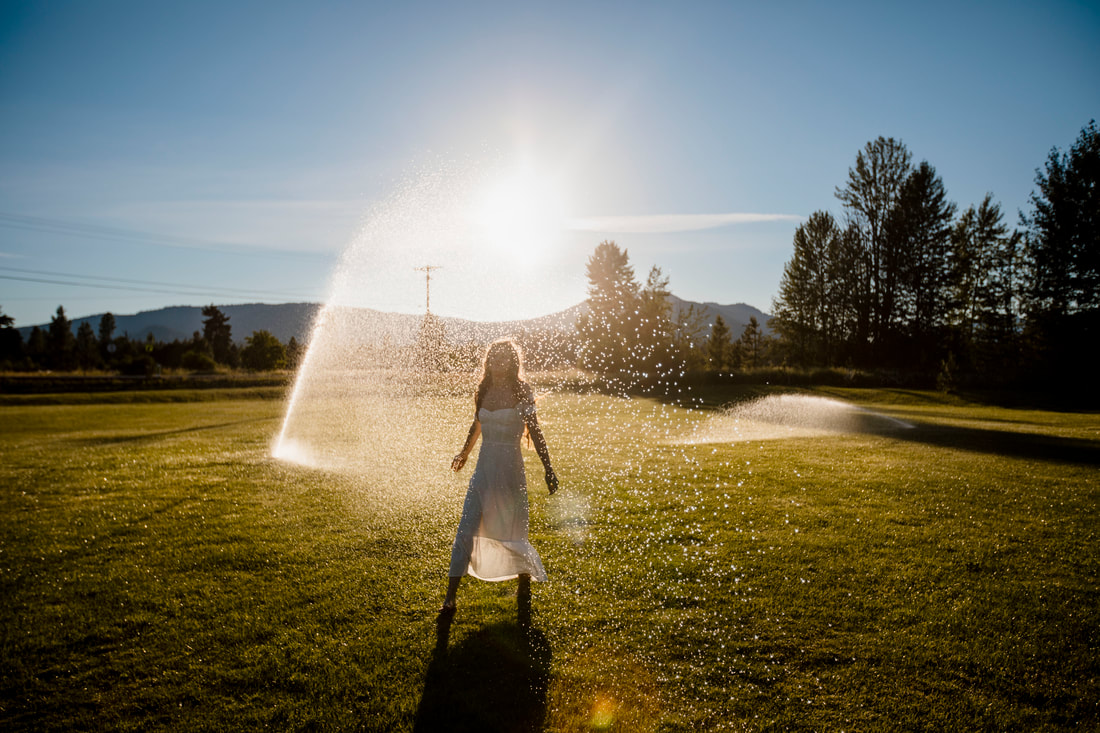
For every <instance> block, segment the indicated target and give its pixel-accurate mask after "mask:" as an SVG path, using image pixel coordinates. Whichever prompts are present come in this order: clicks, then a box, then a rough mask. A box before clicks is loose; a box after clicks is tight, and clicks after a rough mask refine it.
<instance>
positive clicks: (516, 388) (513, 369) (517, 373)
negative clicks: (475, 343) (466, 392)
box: [474, 338, 531, 410]
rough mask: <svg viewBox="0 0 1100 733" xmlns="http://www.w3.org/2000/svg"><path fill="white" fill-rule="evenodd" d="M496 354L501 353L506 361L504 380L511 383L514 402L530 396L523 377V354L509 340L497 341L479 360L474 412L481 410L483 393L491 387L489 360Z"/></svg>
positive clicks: (529, 389) (529, 390)
mask: <svg viewBox="0 0 1100 733" xmlns="http://www.w3.org/2000/svg"><path fill="white" fill-rule="evenodd" d="M497 353H503V354H504V355H505V356H506V357H507V359H508V367H509V369H508V375H507V377H506V379H507V380H508V381H510V382H511V383H512V384H511V387H512V395H513V396H514V397H515V398H516V402H522V401H523V400H525V399H528V398H529V397H530V395H531V388H530V386H528V384H527V382H526V380H525V379H524V375H523V352H522V351H521V350H520V348H519V346H518V345H517V344H516V343H515V342H514V341H512V340H511V339H507V338H504V339H498V340H496V341H494V342H493V343H491V344H489V348H488V349H486V350H485V358H484V359H482V360H481V381H480V382H479V383H478V385H477V395H476V396H475V397H474V409H475V410H480V409H481V402H482V400H484V399H485V393H486V392H488V391H489V387H490V386H492V383H493V375H492V374H491V373H490V372H489V359H490V357H492V356H493V355H494V354H497Z"/></svg>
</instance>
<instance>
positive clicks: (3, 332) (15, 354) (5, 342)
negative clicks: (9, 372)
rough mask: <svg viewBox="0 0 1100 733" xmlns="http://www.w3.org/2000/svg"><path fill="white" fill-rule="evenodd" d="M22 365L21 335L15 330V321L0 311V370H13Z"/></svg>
mask: <svg viewBox="0 0 1100 733" xmlns="http://www.w3.org/2000/svg"><path fill="white" fill-rule="evenodd" d="M22 365H23V335H22V334H20V333H19V329H17V328H15V319H14V318H12V317H11V316H9V315H8V314H6V313H4V312H3V310H2V309H0V368H3V369H15V368H22Z"/></svg>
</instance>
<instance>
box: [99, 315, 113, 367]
mask: <svg viewBox="0 0 1100 733" xmlns="http://www.w3.org/2000/svg"><path fill="white" fill-rule="evenodd" d="M114 333H115V317H114V315H113V314H112V313H104V314H103V315H102V316H100V317H99V350H100V356H101V357H102V359H103V362H104V363H105V364H107V365H108V366H109V365H110V364H111V361H112V358H113V357H114V353H113V352H114V351H115V348H114V338H113V337H114Z"/></svg>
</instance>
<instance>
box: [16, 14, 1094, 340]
mask: <svg viewBox="0 0 1100 733" xmlns="http://www.w3.org/2000/svg"><path fill="white" fill-rule="evenodd" d="M213 18H216V19H217V22H211V21H212V19H213ZM929 39H935V40H936V43H935V44H934V47H933V46H932V45H931V44H929V43H928V41H929ZM1098 40H1100V8H1098V7H1095V6H1082V5H1080V4H1075V3H1070V2H1057V3H1050V4H1046V5H1043V6H1041V7H1032V6H1029V5H1026V4H1010V5H1004V4H997V5H992V4H983V3H968V4H963V5H958V4H948V3H940V4H932V5H923V6H920V7H878V6H876V12H875V13H867V12H866V6H865V4H863V3H856V2H847V3H843V4H838V5H832V6H829V7H816V6H812V5H800V4H796V5H792V6H787V7H785V8H781V9H777V8H775V7H771V6H769V7H755V6H744V7H742V6H736V5H729V4H720V3H701V4H697V5H692V6H690V7H683V8H675V9H673V8H668V7H664V6H662V5H660V4H632V5H630V6H619V5H615V4H609V5H601V6H599V7H589V6H587V5H584V4H579V3H565V4H561V5H559V6H555V7H553V8H518V7H493V6H491V5H488V4H474V5H472V6H468V7H462V8H457V7H453V6H449V5H447V4H442V3H418V4H415V5H409V6H401V7H398V8H385V9H378V8H374V7H366V6H364V7H335V6H333V7H319V8H310V9H302V8H300V7H297V6H295V5H293V4H291V3H283V2H275V3H264V4H260V3H258V2H244V3H240V4H234V5H233V6H232V7H229V8H225V7H223V6H221V5H215V4H213V3H210V2H196V3H192V4H188V5H187V6H184V7H176V6H160V5H155V6H149V5H147V4H143V3H136V2H123V3H120V4H117V5H111V6H95V7H93V6H87V5H85V4H82V3H79V2H58V3H51V4H49V6H48V7H45V6H38V5H23V6H17V5H14V4H6V5H4V6H2V7H0V110H2V111H3V114H2V115H0V130H2V131H3V134H0V282H2V289H0V308H2V312H3V313H4V314H5V315H8V316H11V317H12V318H14V319H15V322H16V326H17V327H20V328H22V327H25V326H27V325H42V324H46V323H48V322H49V320H50V318H51V317H52V315H53V314H54V313H55V312H56V309H57V307H58V306H59V305H60V306H63V307H65V309H66V313H67V314H75V313H93V314H102V313H104V312H112V313H115V314H134V313H137V312H140V311H147V310H157V309H159V308H162V307H170V304H171V303H176V302H178V299H180V298H184V299H187V298H191V299H194V300H196V301H201V302H203V303H204V304H208V303H210V302H223V303H224V304H225V305H234V304H242V303H245V302H250V301H251V302H268V303H271V302H273V301H274V302H279V303H285V302H330V301H331V299H332V297H333V293H336V292H342V293H346V292H348V289H347V288H344V289H343V290H341V288H340V287H339V286H340V284H341V282H343V281H342V278H346V277H349V276H350V277H352V278H362V280H361V283H363V285H362V286H361V287H360V288H359V292H356V293H355V296H354V297H356V298H358V299H359V300H358V301H356V302H358V303H360V304H361V305H364V306H365V307H372V308H376V309H379V310H386V311H390V312H410V313H412V312H417V310H418V308H419V309H420V310H422V306H423V302H424V281H423V277H422V275H420V274H419V273H416V272H414V268H415V267H420V266H423V265H438V264H446V265H447V266H448V270H447V271H445V272H444V273H441V274H440V275H439V280H438V282H437V281H436V280H435V276H434V275H433V282H432V306H433V307H432V310H433V312H436V311H437V310H438V311H439V313H440V314H441V315H448V316H455V317H463V318H467V319H470V320H483V321H486V320H498V321H499V320H519V319H524V318H530V317H536V316H538V315H545V314H549V313H552V312H556V311H560V310H563V309H565V308H567V307H570V306H571V305H572V304H575V303H577V302H580V301H582V300H583V299H584V297H585V295H584V293H585V280H584V267H585V261H586V258H587V257H588V255H590V254H591V252H592V250H593V249H594V248H595V246H596V245H597V244H598V243H599V242H600V241H601V240H604V239H611V240H614V241H616V242H617V243H618V244H619V245H620V246H621V247H623V248H624V249H626V250H627V251H628V252H629V254H630V258H631V264H632V265H633V267H634V269H635V272H636V274H637V275H638V278H639V280H644V279H645V278H644V274H645V273H646V272H647V271H648V270H649V268H650V267H651V266H658V267H660V268H661V269H662V271H663V272H664V274H665V275H666V276H667V277H669V279H670V287H671V289H672V290H673V292H676V293H678V294H679V296H680V297H682V298H684V299H685V300H689V301H693V302H700V303H705V302H712V303H719V304H722V303H729V302H743V303H745V304H748V305H751V306H752V307H755V308H757V309H758V310H760V311H762V312H765V313H766V312H769V311H770V310H771V309H772V299H773V298H774V296H775V295H776V293H777V291H778V288H779V282H780V277H781V275H782V270H783V266H784V264H785V263H786V261H787V260H788V259H789V258H790V256H791V253H792V237H793V234H794V231H795V228H796V227H797V226H798V225H799V223H800V222H801V221H803V220H804V219H805V217H807V216H808V215H809V214H811V213H812V212H814V211H817V210H828V211H832V212H834V213H836V212H839V202H837V200H836V199H835V197H834V195H833V192H834V189H835V188H836V187H837V186H841V185H843V183H844V181H845V178H846V176H847V171H848V169H849V168H850V167H851V166H852V165H853V164H854V162H855V157H856V154H857V153H858V152H859V151H860V150H861V149H862V148H863V146H864V145H865V144H866V143H867V142H869V141H871V140H873V139H875V138H876V137H878V136H880V135H882V136H885V137H894V138H896V139H899V140H901V141H903V142H904V143H905V144H906V146H907V147H908V148H909V150H910V151H911V152H912V154H913V160H914V163H917V162H919V161H921V160H927V161H928V162H929V163H930V164H931V165H933V166H934V167H935V168H936V170H937V172H938V174H939V175H940V176H941V177H942V178H943V181H944V183H945V186H946V188H947V192H948V197H949V198H950V199H951V200H952V201H955V202H956V203H957V204H958V206H959V210H960V212H961V211H963V210H965V209H966V208H967V207H969V206H970V205H973V204H977V203H979V202H980V201H981V199H982V197H984V195H985V194H986V193H987V192H991V193H992V194H993V196H994V199H995V200H996V201H997V202H998V203H999V204H1000V205H1001V207H1002V209H1003V211H1004V212H1005V218H1006V223H1008V224H1009V226H1017V222H1016V219H1017V212H1021V211H1026V210H1027V208H1028V196H1029V195H1030V193H1031V192H1032V190H1033V189H1034V175H1035V171H1036V170H1037V169H1039V168H1040V167H1041V166H1042V165H1043V164H1044V162H1045V161H1046V157H1047V155H1048V153H1049V152H1050V151H1051V149H1053V148H1058V149H1060V150H1062V151H1065V150H1067V149H1068V148H1069V146H1070V145H1071V144H1072V143H1073V141H1074V140H1075V139H1076V137H1077V135H1078V133H1079V132H1080V130H1081V129H1082V128H1083V127H1084V126H1085V125H1086V124H1087V123H1088V122H1089V120H1090V119H1094V118H1097V117H1100V114H1098V113H1097V111H1098V110H1100V72H1098V71H1097V69H1100V43H1097V41H1098ZM196 48H202V49H204V51H203V53H202V54H196V53H195V51H194V49H196ZM1021 49H1025V51H1021ZM1090 58H1091V59H1093V61H1092V62H1090V61H1089V60H1088V59H1090ZM1090 69H1091V71H1090ZM425 182H428V183H430V185H431V186H435V188H434V189H433V190H431V191H428V192H427V194H425V191H424V190H421V189H424V186H425V185H427V184H425ZM418 186H419V187H420V189H418V188H417V187H418ZM410 191H413V192H414V193H418V195H419V194H425V195H426V196H427V198H422V199H416V198H415V197H413V198H408V196H409V192H410ZM429 194H430V195H429ZM402 197H405V198H402ZM417 201H419V202H420V203H419V204H418V205H421V206H423V204H424V202H429V203H430V204H431V205H432V206H437V205H438V206H440V207H444V208H445V207H447V206H455V207H457V208H456V209H455V211H451V212H450V214H448V215H447V216H450V218H447V216H443V215H442V214H439V212H437V211H436V209H434V208H432V209H428V210H424V209H420V210H417V209H416V208H415V206H413V204H415V202H417ZM410 202H412V203H410ZM401 206H405V207H406V209H401ZM410 207H411V208H410ZM418 213H419V214H428V215H429V216H428V217H427V218H429V219H433V217H434V219H433V220H432V221H425V217H424V216H416V215H415V214H418ZM437 214H438V215H437ZM387 217H388V218H387ZM380 218H381V219H382V220H385V221H383V223H381V224H379V223H378V220H379V219H380ZM409 222H412V223H413V224H414V225H415V226H423V227H424V230H423V231H422V232H421V235H423V236H422V237H421V239H417V240H416V241H415V242H414V243H413V244H414V245H415V246H413V247H412V248H411V249H408V248H405V249H402V248H401V247H398V246H397V245H395V244H392V243H390V242H389V240H386V241H384V242H383V243H382V244H379V243H378V242H377V241H374V242H372V241H371V240H370V236H371V233H372V232H373V233H374V234H375V235H377V234H378V232H389V233H390V234H392V233H393V231H392V227H394V226H397V225H402V226H404V225H407V224H408V223H409ZM444 225H445V226H446V227H447V230H446V232H445V234H446V237H447V238H448V241H446V242H440V241H439V240H438V238H435V237H436V235H437V234H438V233H439V232H438V231H436V230H433V229H432V227H433V226H434V227H436V229H438V228H440V227H443V226H444ZM386 227H391V229H386ZM399 234H400V235H401V236H412V235H411V234H410V233H409V232H408V231H405V230H402V231H400V232H399ZM516 242H522V243H523V247H522V248H520V247H517V246H516ZM387 246H390V247H391V249H390V250H387V249H386V247H387ZM372 248H373V249H372ZM406 249H408V251H406ZM444 255H445V256H446V257H447V258H448V259H447V261H446V262H442V261H439V260H440V259H441V258H442V257H443V256H444ZM372 256H373V257H376V259H375V260H373V261H372V260H371V257H372ZM356 257H357V258H358V260H356ZM353 265H354V267H353V268H352V270H351V271H350V275H349V274H348V272H347V271H348V268H349V267H351V266H353ZM372 265H382V269H383V270H384V272H381V271H380V272H375V270H378V269H379V268H378V267H371V266H372ZM355 268H358V269H355ZM168 273H170V274H168ZM371 277H373V278H374V279H373V280H371V279H370V278H371ZM352 282H353V283H354V282H355V280H354V279H353V281H352ZM502 283H506V284H505V285H502ZM344 284H345V285H346V284H347V283H346V282H344ZM437 287H438V290H437ZM363 291H369V292H363ZM471 294H474V295H473V296H472V295H471ZM437 295H438V305H437ZM474 296H476V297H474ZM200 307H201V306H200ZM70 317H72V316H70ZM87 317H90V316H76V318H87Z"/></svg>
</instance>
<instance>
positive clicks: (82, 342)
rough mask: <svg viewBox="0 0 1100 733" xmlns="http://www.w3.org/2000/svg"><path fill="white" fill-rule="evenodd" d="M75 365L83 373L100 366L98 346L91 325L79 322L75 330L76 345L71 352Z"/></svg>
mask: <svg viewBox="0 0 1100 733" xmlns="http://www.w3.org/2000/svg"><path fill="white" fill-rule="evenodd" d="M73 353H74V356H75V359H76V364H77V366H78V367H80V369H81V370H83V371H88V370H89V369H94V368H96V367H97V366H99V364H100V357H99V344H98V343H97V342H96V338H95V332H94V331H93V330H92V324H90V323H88V322H87V321H81V323H80V326H79V327H78V328H77V329H76V343H75V346H74V350H73Z"/></svg>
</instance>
